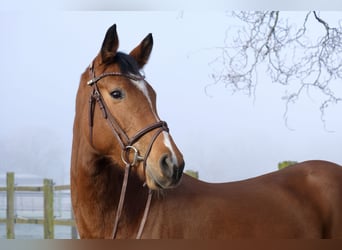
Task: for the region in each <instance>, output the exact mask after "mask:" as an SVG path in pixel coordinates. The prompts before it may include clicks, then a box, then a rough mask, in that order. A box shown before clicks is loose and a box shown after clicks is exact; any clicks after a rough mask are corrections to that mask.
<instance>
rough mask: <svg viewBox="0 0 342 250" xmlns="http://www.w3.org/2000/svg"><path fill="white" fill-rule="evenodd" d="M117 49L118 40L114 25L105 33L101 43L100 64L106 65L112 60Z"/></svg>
mask: <svg viewBox="0 0 342 250" xmlns="http://www.w3.org/2000/svg"><path fill="white" fill-rule="evenodd" d="M118 48H119V38H118V34H117V32H116V24H114V25H113V26H111V27H110V28H109V29H108V30H107V33H106V36H105V38H104V40H103V43H102V48H101V58H102V62H103V63H106V62H108V61H109V60H110V59H112V58H113V57H114V56H115V55H116V52H117V50H118Z"/></svg>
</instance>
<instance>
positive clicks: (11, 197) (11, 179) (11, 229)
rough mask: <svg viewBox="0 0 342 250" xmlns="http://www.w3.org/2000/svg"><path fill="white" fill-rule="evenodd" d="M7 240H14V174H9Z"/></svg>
mask: <svg viewBox="0 0 342 250" xmlns="http://www.w3.org/2000/svg"><path fill="white" fill-rule="evenodd" d="M6 182H7V183H6V185H7V211H6V213H7V223H6V227H7V239H14V238H15V234H14V173H13V172H11V173H7V177H6Z"/></svg>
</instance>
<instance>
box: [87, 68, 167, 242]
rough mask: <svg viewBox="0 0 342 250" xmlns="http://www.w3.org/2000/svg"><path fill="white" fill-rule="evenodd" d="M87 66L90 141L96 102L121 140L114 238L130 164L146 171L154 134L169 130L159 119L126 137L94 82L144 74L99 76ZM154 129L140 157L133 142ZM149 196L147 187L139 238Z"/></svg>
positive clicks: (129, 77)
mask: <svg viewBox="0 0 342 250" xmlns="http://www.w3.org/2000/svg"><path fill="white" fill-rule="evenodd" d="M89 70H90V77H91V80H89V81H88V82H87V84H88V85H89V86H92V88H93V91H92V93H91V95H90V98H89V131H90V135H89V137H90V143H91V144H92V145H93V127H94V112H95V105H96V103H97V104H98V105H99V107H100V110H101V112H102V116H103V118H104V119H105V120H106V121H107V123H108V125H109V127H110V128H111V130H112V133H113V135H114V136H115V138H116V139H117V141H118V142H119V144H120V147H121V160H122V162H123V163H124V164H125V175H124V180H123V183H122V188H121V194H120V199H119V204H118V208H117V212H116V216H115V222H114V230H113V234H112V238H113V239H115V238H116V233H117V230H118V225H119V221H120V217H121V212H122V208H123V204H124V199H125V194H126V189H127V183H128V176H129V173H130V169H131V167H134V166H135V165H136V164H137V163H138V162H139V161H142V162H143V169H144V172H145V169H146V164H147V163H146V162H147V158H148V156H149V154H150V152H151V149H152V146H153V144H154V142H155V141H156V139H157V137H158V136H159V134H160V133H161V132H163V131H165V132H169V129H168V126H167V123H166V122H164V121H158V122H156V123H154V124H151V125H150V126H147V127H146V128H144V129H142V130H140V131H138V132H137V133H136V134H135V135H134V136H133V137H131V138H130V137H129V136H128V135H127V134H126V132H125V131H124V130H123V129H122V128H121V126H120V125H119V123H118V122H117V120H116V119H115V117H114V116H113V115H112V114H111V112H110V110H109V109H108V107H107V105H106V102H105V101H104V99H103V97H102V95H101V92H100V90H99V88H98V86H97V83H98V81H100V80H101V79H103V78H105V77H108V76H116V77H125V78H128V79H130V80H134V81H141V80H144V79H145V78H144V76H140V75H139V76H136V75H131V74H124V73H121V72H107V73H103V74H101V75H99V76H95V70H94V64H93V63H92V64H91V66H90V67H89ZM154 130H156V132H155V133H154V135H153V137H152V140H151V142H150V144H149V145H148V148H147V150H146V152H145V155H144V156H143V157H142V156H140V155H139V151H138V149H137V148H136V147H134V144H135V143H136V142H137V141H139V140H140V139H141V138H142V137H143V136H144V135H146V134H147V133H149V132H151V131H154ZM131 153H133V159H132V160H130V158H129V155H130V154H131ZM151 199H152V191H151V190H149V192H148V198H147V202H146V206H145V210H144V215H143V218H142V220H141V222H140V227H139V230H138V233H137V237H136V238H137V239H140V238H141V235H142V231H143V229H144V225H145V222H146V220H147V215H148V211H149V207H150V204H151Z"/></svg>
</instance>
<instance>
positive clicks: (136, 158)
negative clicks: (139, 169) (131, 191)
mask: <svg viewBox="0 0 342 250" xmlns="http://www.w3.org/2000/svg"><path fill="white" fill-rule="evenodd" d="M131 150H133V152H134V157H133V160H132V162H130V160H129V159H128V158H127V153H129V152H130V151H131ZM121 160H122V161H123V163H125V164H126V165H131V166H134V165H135V164H136V163H137V162H138V161H142V160H144V158H143V157H141V156H140V155H139V151H138V149H136V148H135V147H134V146H126V148H125V149H123V150H122V151H121Z"/></svg>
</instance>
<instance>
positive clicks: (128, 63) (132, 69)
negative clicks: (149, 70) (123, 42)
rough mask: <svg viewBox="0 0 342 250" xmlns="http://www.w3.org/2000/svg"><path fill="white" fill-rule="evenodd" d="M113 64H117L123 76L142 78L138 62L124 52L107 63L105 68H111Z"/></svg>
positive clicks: (117, 54) (118, 53)
mask: <svg viewBox="0 0 342 250" xmlns="http://www.w3.org/2000/svg"><path fill="white" fill-rule="evenodd" d="M112 64H117V65H118V66H119V68H120V71H121V73H123V74H132V75H136V76H141V73H140V69H139V66H138V63H137V61H136V60H135V59H134V58H133V57H132V56H130V55H127V54H125V53H122V52H117V53H116V54H115V56H114V57H113V58H112V60H109V61H107V62H106V63H105V66H107V67H108V66H110V65H112Z"/></svg>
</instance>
